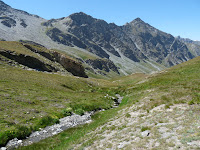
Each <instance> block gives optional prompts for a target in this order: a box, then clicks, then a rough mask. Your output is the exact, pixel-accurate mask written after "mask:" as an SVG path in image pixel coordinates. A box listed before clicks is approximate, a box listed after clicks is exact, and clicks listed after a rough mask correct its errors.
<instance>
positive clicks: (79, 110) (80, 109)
mask: <svg viewBox="0 0 200 150" xmlns="http://www.w3.org/2000/svg"><path fill="white" fill-rule="evenodd" d="M74 112H75V113H76V114H78V115H81V116H82V115H84V110H83V109H82V108H78V109H76V110H75V111H74Z"/></svg>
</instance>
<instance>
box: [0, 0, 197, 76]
mask: <svg viewBox="0 0 200 150" xmlns="http://www.w3.org/2000/svg"><path fill="white" fill-rule="evenodd" d="M0 10H1V11H0V22H1V23H0V38H1V39H5V40H7V41H18V40H28V41H33V42H36V43H39V44H41V45H44V46H45V47H47V48H54V49H55V48H56V49H61V50H62V51H65V52H67V53H69V54H70V55H73V56H74V57H75V58H78V59H79V60H81V62H82V63H83V64H85V65H90V64H88V63H87V62H89V61H88V59H87V57H90V56H94V57H95V59H99V58H100V59H102V58H104V59H109V60H110V61H112V62H113V63H114V65H115V66H116V67H117V68H118V70H119V73H120V74H122V75H127V74H131V73H135V72H145V73H151V72H153V71H159V70H162V69H164V68H165V67H170V66H173V65H176V64H179V63H182V62H184V61H187V60H189V59H192V58H194V57H195V56H197V55H199V53H198V54H194V53H192V51H191V50H189V48H188V47H187V45H186V44H185V43H184V42H181V41H180V40H177V39H176V38H175V37H173V36H172V35H170V34H167V33H165V32H162V31H160V30H158V29H156V28H154V27H152V26H151V25H149V24H147V23H145V22H144V21H142V20H141V19H140V18H136V19H135V20H133V21H132V22H130V23H127V24H126V25H124V26H117V25H116V24H114V23H107V22H106V21H104V20H100V19H96V18H93V17H92V16H90V15H87V14H85V13H83V12H80V13H74V14H72V15H70V16H68V17H63V18H60V19H51V20H45V19H43V18H41V17H38V16H36V15H31V14H29V13H27V12H24V11H21V10H16V9H13V8H11V7H10V6H8V5H6V4H5V3H4V2H3V1H0ZM71 47H73V48H74V49H76V50H75V51H74V49H73V50H70V49H71ZM190 49H192V48H190ZM80 53H82V54H84V57H82V56H80ZM82 54H81V55H82ZM101 64H103V63H101ZM95 68H97V66H95V67H94V68H93V70H95ZM100 68H102V67H100ZM109 70H111V69H109ZM117 72H118V71H117ZM95 73H97V74H98V72H97V71H96V72H95Z"/></svg>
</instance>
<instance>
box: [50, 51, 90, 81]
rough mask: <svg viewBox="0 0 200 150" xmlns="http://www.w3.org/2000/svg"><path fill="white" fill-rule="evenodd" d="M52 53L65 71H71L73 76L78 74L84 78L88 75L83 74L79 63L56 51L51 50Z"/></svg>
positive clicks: (83, 70)
mask: <svg viewBox="0 0 200 150" xmlns="http://www.w3.org/2000/svg"><path fill="white" fill-rule="evenodd" d="M52 54H53V56H54V57H55V60H56V61H57V62H58V63H60V64H61V65H62V66H63V67H64V68H65V69H66V70H67V71H69V72H71V73H72V74H73V75H74V76H79V77H84V78H87V77H88V76H87V75H86V74H85V69H84V67H83V66H82V65H81V64H80V63H78V62H76V61H74V60H72V59H70V58H68V57H67V56H66V55H64V54H61V53H58V52H56V51H53V52H52Z"/></svg>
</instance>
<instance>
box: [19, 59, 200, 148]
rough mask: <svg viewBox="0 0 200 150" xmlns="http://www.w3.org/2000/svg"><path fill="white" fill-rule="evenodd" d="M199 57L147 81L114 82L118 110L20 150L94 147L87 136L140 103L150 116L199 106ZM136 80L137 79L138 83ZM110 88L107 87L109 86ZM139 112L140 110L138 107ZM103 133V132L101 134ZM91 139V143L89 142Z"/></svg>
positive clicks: (146, 79)
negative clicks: (179, 107) (182, 106)
mask: <svg viewBox="0 0 200 150" xmlns="http://www.w3.org/2000/svg"><path fill="white" fill-rule="evenodd" d="M199 66H200V57H197V58H195V59H193V60H190V61H188V62H185V63H183V64H180V65H177V66H175V67H172V68H170V69H167V70H166V71H163V72H161V73H158V74H153V75H150V76H148V77H146V76H143V75H142V76H140V75H138V74H137V75H133V76H128V77H123V78H121V79H116V80H115V81H112V83H113V82H114V83H115V82H117V83H116V84H117V85H118V86H120V91H121V92H123V93H124V94H125V95H126V97H125V98H124V100H123V102H122V104H121V107H118V108H117V109H112V110H108V111H106V112H101V113H98V114H96V115H95V116H94V117H93V119H94V121H93V122H92V123H91V124H89V125H84V126H83V127H78V128H74V129H69V130H67V131H65V132H63V133H61V134H59V135H56V136H54V137H52V138H49V139H46V140H43V141H41V142H39V143H37V144H33V145H31V146H29V147H24V148H22V149H59V150H60V149H70V148H73V146H74V145H73V144H75V145H77V144H80V145H81V146H80V147H85V146H89V145H90V144H92V143H95V140H96V138H95V137H96V136H94V137H93V138H91V137H90V136H91V135H88V134H87V133H89V132H91V131H94V130H95V129H96V128H97V127H98V126H100V125H103V124H105V123H106V122H108V120H109V119H111V118H113V117H114V116H118V111H119V110H122V109H124V108H126V107H129V106H132V105H133V104H135V105H136V106H137V105H138V106H139V105H140V104H141V103H143V104H144V105H142V107H141V108H140V109H143V110H146V112H149V111H150V110H151V109H153V108H155V107H157V106H159V105H161V104H165V108H166V109H167V108H169V107H170V106H171V105H174V104H180V103H184V104H189V105H193V104H197V105H198V104H199V103H200V86H199V85H200V80H199V78H200V67H199ZM138 77H139V78H140V79H138ZM108 85H109V84H108ZM138 108H139V107H138ZM103 131H104V129H102V132H103ZM88 139H90V140H88Z"/></svg>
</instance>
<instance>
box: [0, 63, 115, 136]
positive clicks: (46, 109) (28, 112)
mask: <svg viewBox="0 0 200 150" xmlns="http://www.w3.org/2000/svg"><path fill="white" fill-rule="evenodd" d="M96 82H98V81H97V80H95V81H92V82H91V81H90V80H89V79H84V78H76V77H73V76H61V75H58V74H47V73H42V72H35V71H26V70H21V69H18V68H13V67H11V66H8V65H1V64H0V102H1V105H0V133H1V134H3V133H5V132H7V131H9V132H12V131H15V130H16V128H17V126H18V125H23V126H26V127H27V128H31V127H34V126H39V125H40V127H45V126H46V125H51V124H52V123H56V121H55V120H56V119H58V118H61V117H64V116H66V115H67V113H69V112H67V111H68V110H67V109H68V108H71V109H72V112H75V113H77V114H80V115H82V114H83V113H84V112H85V111H91V110H95V109H99V108H102V109H108V108H111V106H112V105H113V103H114V102H113V100H112V99H108V98H105V97H104V96H105V95H106V94H107V91H109V88H108V87H103V86H98V87H97V86H96V85H97V83H96ZM63 111H64V112H63ZM41 118H42V119H43V120H41ZM45 118H46V119H45ZM51 118H52V119H51ZM38 122H40V123H39V125H38ZM45 122H46V123H45ZM48 122H50V123H48ZM9 139H10V138H9Z"/></svg>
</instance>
